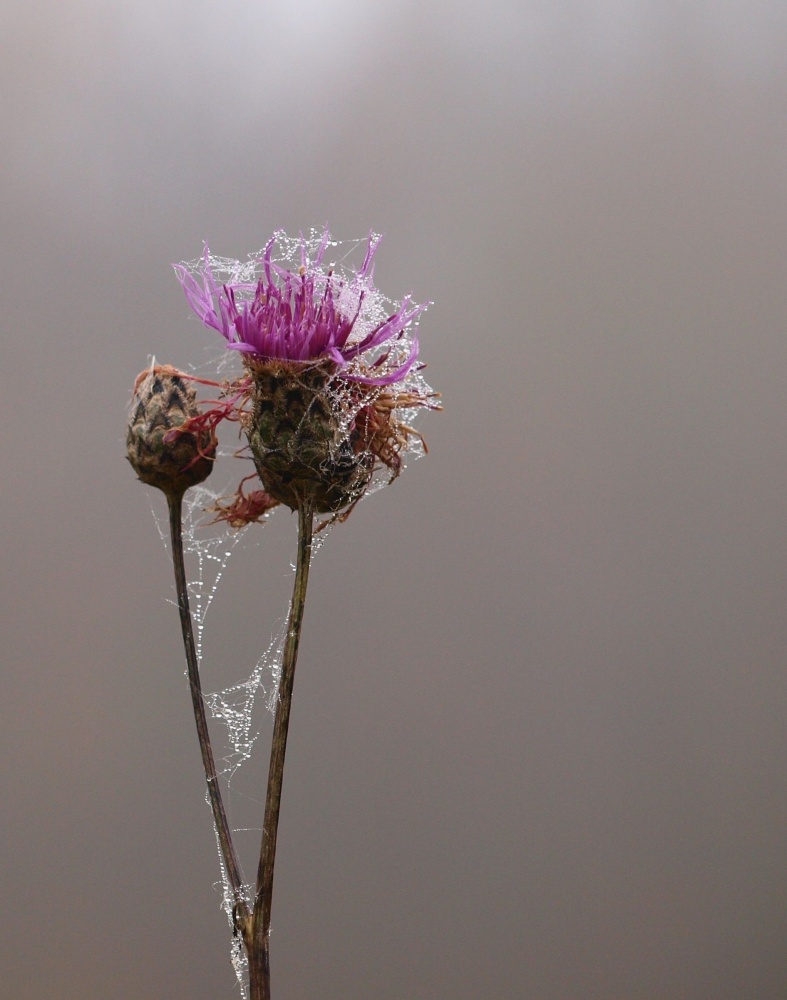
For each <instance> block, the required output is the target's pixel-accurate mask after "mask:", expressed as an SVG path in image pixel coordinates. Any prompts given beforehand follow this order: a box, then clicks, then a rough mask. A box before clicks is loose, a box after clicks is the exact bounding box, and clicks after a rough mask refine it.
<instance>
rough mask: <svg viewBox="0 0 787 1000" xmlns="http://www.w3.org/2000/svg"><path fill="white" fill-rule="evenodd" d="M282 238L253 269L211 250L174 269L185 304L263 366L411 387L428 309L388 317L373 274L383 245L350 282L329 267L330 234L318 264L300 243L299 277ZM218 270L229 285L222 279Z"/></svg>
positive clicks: (406, 309)
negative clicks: (281, 250) (277, 254)
mask: <svg viewBox="0 0 787 1000" xmlns="http://www.w3.org/2000/svg"><path fill="white" fill-rule="evenodd" d="M282 238H284V233H282V232H277V233H274V235H273V237H272V238H271V239H270V240H269V242H268V244H267V245H266V247H265V250H264V251H263V253H262V256H261V258H259V259H256V260H252V261H251V262H250V264H248V265H243V264H241V263H240V262H238V261H232V262H226V261H217V260H216V259H215V258H213V257H211V255H210V253H209V252H208V248H207V246H206V248H205V254H204V256H203V258H202V260H201V261H199V262H198V263H197V264H196V265H191V266H190V265H185V264H179V265H176V266H175V270H176V272H177V274H178V278H179V279H180V282H181V284H182V285H183V290H184V292H185V293H186V299H187V300H188V303H189V305H190V306H191V308H192V309H193V310H194V312H195V313H196V314H197V316H199V318H200V319H201V320H202V322H203V323H204V324H205V326H207V327H210V328H211V329H214V330H218V332H219V333H220V334H221V335H222V336H223V337H224V339H225V340H226V341H227V347H228V348H229V349H230V350H233V351H241V352H243V353H245V354H249V355H255V356H257V357H259V358H263V359H267V360H278V361H318V360H331V361H333V362H335V364H336V365H338V367H339V374H340V375H341V376H342V377H343V378H345V379H347V380H349V381H353V382H360V383H363V384H365V385H379V386H384V385H392V384H394V383H395V382H399V381H401V380H402V379H404V378H405V376H406V375H407V373H408V372H409V371H410V369H411V368H412V366H413V364H414V363H415V361H416V358H417V357H418V339H417V337H416V336H415V335H414V332H413V330H412V329H411V325H412V323H413V321H414V320H415V319H416V317H418V316H419V315H420V313H422V312H423V310H424V309H426V307H427V305H428V304H429V303H425V304H424V305H416V304H414V303H413V301H412V299H411V298H410V296H407V297H406V298H405V300H404V301H403V302H402V303H401V304H399V305H396V304H394V305H395V306H396V308H395V310H394V311H393V312H392V313H387V310H385V311H381V310H382V308H383V303H384V301H386V300H383V297H382V295H381V294H380V293H379V292H378V290H377V289H376V288H375V287H374V283H373V272H374V255H375V253H376V251H377V247H378V246H379V245H380V241H381V239H382V237H380V236H374V235H372V234H370V236H369V242H368V247H367V250H366V256H365V258H364V261H363V264H362V266H361V268H360V269H359V270H357V271H352V272H351V273H350V274H349V275H348V276H344V275H339V274H337V273H335V272H334V271H333V270H325V268H324V267H323V259H324V257H325V252H326V250H327V248H328V245H329V243H330V233H329V232H328V230H327V229H326V230H324V232H323V234H322V238H321V240H320V242H319V243H318V244H317V245H316V252H315V254H314V257H313V259H311V260H310V259H309V256H308V244H307V241H306V240H305V239H304V238H303V237H301V238H300V240H299V241H298V242H297V243H296V244H295V246H296V249H297V250H298V251H299V256H300V267H298V269H297V270H296V271H292V270H288V269H287V268H285V267H282V266H281V265H280V264H277V263H275V262H274V261H273V259H272V253H273V247H274V245H275V244H276V242H277V241H278V240H279V239H282ZM290 242H291V243H292V242H293V241H290ZM312 245H313V246H314V244H312ZM219 267H220V268H221V269H223V270H225V271H227V272H228V274H229V277H230V280H228V281H226V282H221V283H220V282H219V281H218V280H217V279H216V276H215V274H214V270H215V269H218V268H219ZM258 268H261V273H260V274H259V277H257V273H256V272H257V269H258ZM198 278H201V281H200V280H198ZM244 278H245V279H247V280H243V279H244ZM248 278H252V279H255V280H248ZM233 279H234V280H233Z"/></svg>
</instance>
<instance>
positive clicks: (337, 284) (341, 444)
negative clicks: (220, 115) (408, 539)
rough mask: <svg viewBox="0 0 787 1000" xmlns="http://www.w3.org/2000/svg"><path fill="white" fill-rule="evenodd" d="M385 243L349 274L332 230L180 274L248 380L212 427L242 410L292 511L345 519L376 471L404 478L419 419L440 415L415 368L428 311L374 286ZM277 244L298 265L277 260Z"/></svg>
mask: <svg viewBox="0 0 787 1000" xmlns="http://www.w3.org/2000/svg"><path fill="white" fill-rule="evenodd" d="M380 239H381V237H378V236H374V235H372V236H370V237H369V240H368V245H367V249H366V254H365V257H364V260H363V263H362V265H361V267H360V268H359V269H357V270H353V271H351V272H339V271H337V270H336V269H335V268H334V267H333V266H326V265H325V264H324V260H325V255H326V252H327V249H328V247H329V246H334V245H335V244H333V243H332V242H331V239H330V234H329V233H328V231H327V230H325V231H324V232H323V233H322V235H321V236H320V237H319V238H318V239H314V238H313V239H312V240H311V241H307V240H305V239H304V238H302V237H301V238H300V239H299V240H297V241H294V240H288V239H287V237H285V236H284V234H282V233H277V234H275V235H274V236H273V238H272V239H271V240H270V241H269V242H268V244H267V245H266V247H265V249H264V250H263V251H262V253H261V254H260V255H259V256H258V257H252V258H250V259H249V261H248V262H246V263H241V262H240V261H229V260H226V259H221V258H216V257H213V256H212V255H211V254H210V253H209V251H208V250H207V248H206V250H205V254H204V256H203V258H202V259H201V260H200V261H197V262H194V263H193V264H190V265H186V264H181V265H178V266H177V267H176V271H177V274H178V277H179V279H180V281H181V283H182V285H183V289H184V292H185V294H186V298H187V300H188V302H189V305H190V306H191V308H192V309H193V310H194V312H195V313H196V314H197V315H198V316H199V318H200V319H201V320H202V322H203V323H204V324H205V325H206V326H207V327H209V328H211V329H214V330H217V331H218V332H219V333H220V334H221V335H222V336H223V337H224V339H225V341H226V342H227V347H228V349H229V350H232V351H237V352H239V353H240V354H241V355H242V358H243V363H244V367H245V371H246V375H245V377H244V378H243V379H240V380H238V381H237V382H235V383H233V384H232V385H231V386H229V387H227V393H228V395H231V394H232V393H234V394H235V397H234V399H235V403H234V406H233V407H230V408H228V407H227V404H226V403H223V404H221V406H222V407H223V410H222V409H220V408H219V407H217V408H216V409H214V411H212V415H205V417H206V419H207V421H208V423H210V422H211V421H212V422H213V424H214V425H215V423H216V422H217V421H218V420H220V419H226V417H227V416H228V415H229V412H230V409H233V408H234V415H235V417H236V419H240V420H241V423H242V425H243V427H244V430H245V431H246V434H247V437H248V440H249V445H250V447H251V452H252V456H253V458H254V462H255V466H256V468H257V472H258V474H259V476H260V478H261V480H262V483H263V485H264V487H265V491H266V492H267V493H268V494H269V496H270V497H272V498H274V499H275V500H278V501H280V502H281V503H284V504H286V505H287V506H289V507H291V508H293V509H296V508H300V507H306V506H307V507H309V508H310V509H311V510H313V511H317V512H336V511H339V510H341V509H342V508H343V507H346V506H348V505H350V504H353V503H355V502H356V501H357V500H358V499H359V498H360V497H361V496H362V495H363V493H364V492H365V491H366V490H367V488H368V486H369V483H370V481H371V479H372V476H373V473H374V471H375V467H376V466H378V465H380V464H383V465H384V466H386V467H387V468H388V470H389V471H390V474H391V478H393V477H394V476H396V475H398V473H399V471H400V469H401V465H402V462H401V452H402V451H403V450H406V448H407V446H408V445H409V444H411V443H412V442H413V441H415V440H418V441H422V439H421V438H420V435H417V434H416V433H415V432H414V431H412V428H410V426H409V424H408V422H407V421H408V418H409V413H410V411H412V410H414V409H417V408H418V407H423V406H429V407H434V406H435V398H436V397H435V394H434V393H432V392H431V390H430V389H429V387H428V386H427V385H426V383H425V382H424V381H423V379H422V378H421V376H420V375H419V374H418V373H419V369H420V367H421V366H419V365H418V364H417V358H418V340H417V337H416V336H415V326H416V323H415V321H416V320H417V318H418V316H420V314H421V313H422V312H423V311H424V309H425V308H426V304H423V305H417V304H414V303H413V302H412V300H411V298H410V297H409V296H408V297H407V298H405V299H404V301H403V302H401V303H399V304H396V303H390V302H389V301H388V300H387V299H385V298H384V297H383V296H382V294H381V293H380V292H379V291H378V290H377V289H376V288H375V286H374V282H373V271H374V257H375V253H376V251H377V248H378V246H379V244H380ZM280 244H281V245H283V246H284V247H285V248H286V249H288V250H289V258H288V257H287V256H286V255H285V257H284V259H283V260H284V262H286V263H288V264H289V265H290V266H283V263H282V262H280V261H281V258H278V259H276V260H275V259H274V248H275V247H277V246H278V245H280ZM219 276H221V279H222V280H220V278H219ZM391 306H392V307H393V308H391Z"/></svg>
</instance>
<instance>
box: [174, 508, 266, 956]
mask: <svg viewBox="0 0 787 1000" xmlns="http://www.w3.org/2000/svg"><path fill="white" fill-rule="evenodd" d="M167 503H168V504H169V527H170V537H171V539H172V563H173V565H174V568H175V589H176V592H177V595H178V610H179V611H180V627H181V630H182V632H183V646H184V648H185V650H186V664H187V666H188V677H189V686H190V687H191V701H192V704H193V706H194V721H195V722H196V724H197V736H198V737H199V747H200V751H201V753H202V766H203V767H204V768H205V780H206V781H207V784H208V798H209V800H210V807H211V809H212V810H213V822H214V823H215V824H216V832H217V833H218V838H219V846H220V848H221V856H222V858H223V860H224V868H225V870H226V873H227V879H228V881H229V884H230V888H231V890H232V896H233V903H234V906H233V918H234V921H235V926H236V928H237V930H239V931H240V932H241V933H242V934H243V937H244V940H248V937H249V929H250V928H249V924H250V920H249V917H250V914H249V907H248V904H247V903H246V898H245V895H244V890H243V883H242V880H241V876H240V865H239V864H238V857H237V855H236V853H235V847H234V845H233V843H232V835H231V833H230V827H229V823H228V822H227V814H226V812H225V811H224V803H223V801H222V798H221V788H220V786H219V779H218V775H217V773H216V763H215V761H214V759H213V748H212V747H211V743H210V733H209V732H208V720H207V717H206V715H205V703H204V701H203V697H202V684H201V682H200V676H199V666H198V663H197V649H196V646H195V644H194V629H193V625H192V621H191V611H190V610H189V593H188V588H187V585H186V569H185V566H184V564H183V494H182V493H181V494H167Z"/></svg>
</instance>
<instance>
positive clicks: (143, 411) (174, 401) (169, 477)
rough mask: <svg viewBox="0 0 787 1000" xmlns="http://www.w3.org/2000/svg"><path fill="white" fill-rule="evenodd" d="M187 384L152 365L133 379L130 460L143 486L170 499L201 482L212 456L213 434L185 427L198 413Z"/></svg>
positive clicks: (168, 369) (182, 377)
mask: <svg viewBox="0 0 787 1000" xmlns="http://www.w3.org/2000/svg"><path fill="white" fill-rule="evenodd" d="M187 380H188V376H187V375H184V373H183V372H180V371H178V370H177V368H173V367H172V365H156V364H154V365H151V367H150V368H149V369H147V370H146V371H143V372H140V374H139V375H138V376H137V378H136V381H135V383H134V392H133V395H132V397H131V413H130V416H129V420H128V427H127V431H126V446H127V449H128V460H129V462H131V464H132V466H133V467H134V470H135V472H136V473H137V475H138V476H139V478H140V479H141V480H142V482H143V483H147V484H148V485H149V486H155V487H156V489H159V490H161V491H162V492H164V493H166V494H167V495H169V496H182V495H183V493H185V492H186V490H187V489H188V488H189V487H190V486H196V485H197V484H198V483H201V482H204V481H205V480H206V479H207V478H208V476H209V475H210V473H211V470H212V469H213V462H214V460H215V457H216V437H215V435H214V434H213V432H212V431H210V430H204V429H202V430H197V431H194V430H190V429H189V421H193V420H194V419H195V418H196V417H198V416H199V415H200V414H199V409H198V408H197V402H196V399H197V393H196V390H195V389H194V387H193V386H192V385H190V384H189V383H188V381H187ZM181 428H183V429H181Z"/></svg>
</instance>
